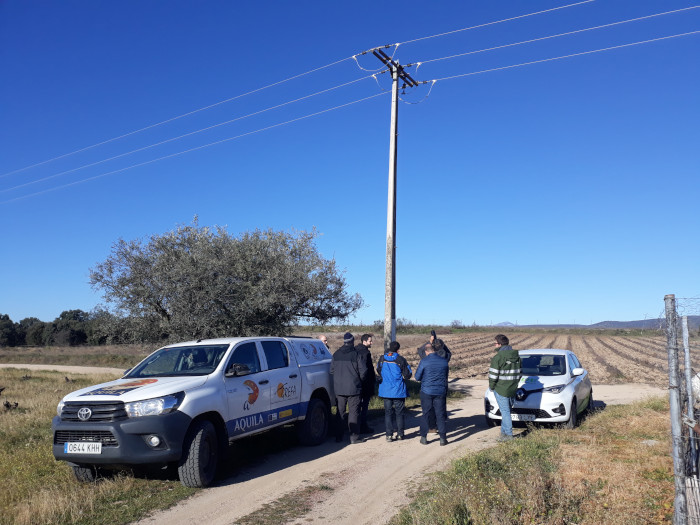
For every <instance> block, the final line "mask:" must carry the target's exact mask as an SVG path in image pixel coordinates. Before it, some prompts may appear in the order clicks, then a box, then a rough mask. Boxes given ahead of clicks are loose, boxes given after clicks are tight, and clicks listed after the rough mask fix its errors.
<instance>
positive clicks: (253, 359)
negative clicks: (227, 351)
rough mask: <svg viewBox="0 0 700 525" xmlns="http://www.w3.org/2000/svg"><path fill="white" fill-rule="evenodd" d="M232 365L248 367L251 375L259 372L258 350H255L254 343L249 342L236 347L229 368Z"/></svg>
mask: <svg viewBox="0 0 700 525" xmlns="http://www.w3.org/2000/svg"><path fill="white" fill-rule="evenodd" d="M233 363H237V364H241V365H248V368H250V371H251V372H252V373H253V374H255V373H256V372H260V360H259V359H258V350H257V349H256V348H255V343H253V342H251V343H243V344H242V345H238V346H237V347H236V349H235V350H234V351H233V355H232V356H231V359H230V361H229V366H231V364H233Z"/></svg>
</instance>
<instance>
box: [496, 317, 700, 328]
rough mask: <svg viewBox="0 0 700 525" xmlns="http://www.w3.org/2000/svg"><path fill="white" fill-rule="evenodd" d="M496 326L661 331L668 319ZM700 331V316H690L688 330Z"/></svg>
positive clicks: (505, 323) (505, 324)
mask: <svg viewBox="0 0 700 525" xmlns="http://www.w3.org/2000/svg"><path fill="white" fill-rule="evenodd" d="M679 322H680V318H679ZM494 326H507V327H516V326H520V327H522V328H590V329H600V330H661V329H663V328H664V327H665V326H666V319H642V320H639V321H602V322H600V323H594V324H529V325H515V324H513V323H511V322H503V323H498V324H497V325H494ZM698 329H700V315H689V316H688V330H690V331H697V330H698Z"/></svg>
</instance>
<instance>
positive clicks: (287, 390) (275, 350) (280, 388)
mask: <svg viewBox="0 0 700 525" xmlns="http://www.w3.org/2000/svg"><path fill="white" fill-rule="evenodd" d="M260 345H261V346H262V349H263V354H264V356H265V361H266V367H267V376H268V378H269V380H270V383H269V385H267V386H268V387H269V389H270V414H269V418H268V419H270V421H269V424H271V425H275V424H277V423H280V422H283V421H285V420H288V419H294V418H297V417H299V409H300V407H299V401H300V400H301V374H300V373H299V367H298V365H297V362H296V360H295V359H294V354H293V353H291V352H290V351H289V348H288V347H287V345H286V343H285V342H284V341H282V340H263V341H260Z"/></svg>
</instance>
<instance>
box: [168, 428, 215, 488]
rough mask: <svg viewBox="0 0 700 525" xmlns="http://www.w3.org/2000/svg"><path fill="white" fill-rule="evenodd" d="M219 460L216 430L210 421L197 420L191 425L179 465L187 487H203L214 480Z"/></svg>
mask: <svg viewBox="0 0 700 525" xmlns="http://www.w3.org/2000/svg"><path fill="white" fill-rule="evenodd" d="M218 462H219V446H218V440H217V438H216V430H215V429H214V425H212V423H211V422H210V421H206V420H204V421H197V422H196V423H194V424H193V425H192V427H190V429H189V431H188V432H187V436H186V437H185V443H184V446H183V447H182V458H181V459H180V462H179V464H178V467H177V473H178V476H179V477H180V482H181V483H182V484H183V485H184V486H185V487H194V488H203V487H207V486H209V485H210V484H211V482H212V481H214V476H215V475H216V468H217V466H218Z"/></svg>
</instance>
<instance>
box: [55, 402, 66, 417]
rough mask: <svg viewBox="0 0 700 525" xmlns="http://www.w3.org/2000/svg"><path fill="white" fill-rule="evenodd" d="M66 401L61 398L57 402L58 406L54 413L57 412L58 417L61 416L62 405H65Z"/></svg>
mask: <svg viewBox="0 0 700 525" xmlns="http://www.w3.org/2000/svg"><path fill="white" fill-rule="evenodd" d="M65 404H66V402H65V401H63V399H61V401H60V402H59V403H58V406H57V407H56V413H57V414H58V417H61V412H63V405H65Z"/></svg>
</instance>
